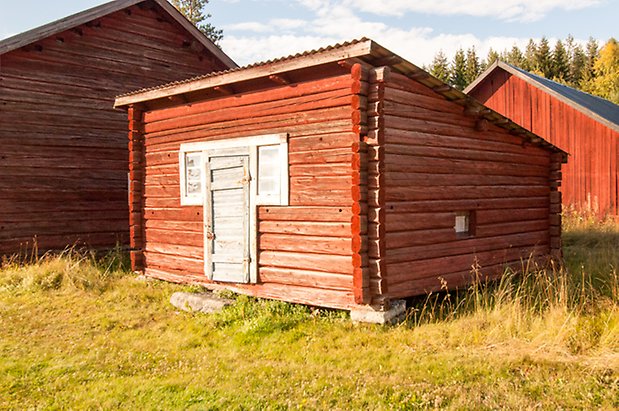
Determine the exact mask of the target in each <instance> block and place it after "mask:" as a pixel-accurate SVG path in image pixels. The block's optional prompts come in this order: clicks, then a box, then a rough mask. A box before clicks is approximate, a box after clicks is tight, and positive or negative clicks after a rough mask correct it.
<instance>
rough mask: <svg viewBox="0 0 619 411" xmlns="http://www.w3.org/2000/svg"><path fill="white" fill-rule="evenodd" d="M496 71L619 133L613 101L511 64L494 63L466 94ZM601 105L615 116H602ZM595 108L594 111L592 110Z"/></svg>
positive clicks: (618, 113) (617, 108) (617, 116)
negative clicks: (582, 101) (512, 76)
mask: <svg viewBox="0 0 619 411" xmlns="http://www.w3.org/2000/svg"><path fill="white" fill-rule="evenodd" d="M496 70H504V71H506V72H508V73H509V74H511V75H514V76H516V77H518V78H519V79H521V80H523V81H525V82H526V83H528V84H530V85H532V86H534V87H536V88H538V89H540V90H542V91H544V92H546V93H548V94H550V95H552V96H553V97H555V98H556V99H558V100H559V101H561V102H563V103H565V104H567V105H568V106H570V107H572V108H574V109H575V110H577V111H579V112H581V113H583V114H584V115H586V116H588V117H590V118H592V119H593V120H595V121H597V122H599V123H602V124H604V125H605V126H607V127H609V128H610V129H612V130H615V131H616V132H619V120H616V121H613V119H614V118H617V119H619V106H617V105H616V104H614V103H613V102H611V101H608V100H605V99H603V98H601V97H598V96H594V95H592V94H589V93H586V92H584V91H581V90H577V89H575V88H573V87H570V86H566V85H565V84H560V83H557V82H556V81H553V80H550V79H547V78H543V77H540V76H537V75H535V74H533V73H529V72H527V71H525V70H523V69H520V68H518V67H515V66H512V65H511V64H509V63H506V62H504V61H501V60H496V61H495V62H494V63H492V64H491V65H490V66H489V67H488V68H487V69H486V70H485V71H484V72H483V73H482V74H480V75H479V77H477V78H476V79H475V80H474V81H473V82H472V83H471V84H470V85H469V86H468V87H467V88H465V89H464V93H466V94H470V93H471V92H473V91H474V90H475V89H476V88H477V87H479V86H480V85H481V84H482V83H483V82H484V81H485V80H486V79H487V78H489V77H490V76H491V75H492V74H493V73H494V72H495V71H496ZM559 88H565V89H569V90H570V91H571V92H572V94H574V95H575V96H576V95H577V96H579V97H581V99H586V100H588V102H589V103H590V104H588V105H589V107H586V106H585V105H583V104H580V103H579V102H578V101H576V100H575V99H573V98H570V97H569V96H567V95H566V93H561V92H559V91H558V89H559ZM600 105H603V106H604V107H603V108H604V109H605V110H608V108H609V107H612V109H611V110H612V111H613V116H605V115H603V114H601V112H600V111H597V110H595V108H596V106H598V107H599V108H600V109H601V108H602V107H601V106H600ZM592 108H593V109H592Z"/></svg>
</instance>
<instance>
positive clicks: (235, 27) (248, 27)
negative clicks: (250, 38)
mask: <svg viewBox="0 0 619 411" xmlns="http://www.w3.org/2000/svg"><path fill="white" fill-rule="evenodd" d="M224 30H226V31H253V32H255V33H266V32H269V31H273V28H272V27H271V26H269V25H267V24H264V23H259V22H257V21H246V22H243V23H235V24H229V25H227V26H224Z"/></svg>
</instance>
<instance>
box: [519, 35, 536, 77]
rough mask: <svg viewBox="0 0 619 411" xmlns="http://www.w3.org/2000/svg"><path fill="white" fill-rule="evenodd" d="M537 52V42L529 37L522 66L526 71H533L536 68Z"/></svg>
mask: <svg viewBox="0 0 619 411" xmlns="http://www.w3.org/2000/svg"><path fill="white" fill-rule="evenodd" d="M536 54H537V44H535V41H534V40H533V39H529V42H528V43H527V48H526V49H525V51H524V62H523V65H522V68H523V69H524V70H526V71H534V70H536V69H537V67H536V62H535V56H536Z"/></svg>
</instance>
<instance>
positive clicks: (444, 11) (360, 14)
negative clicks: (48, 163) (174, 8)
mask: <svg viewBox="0 0 619 411" xmlns="http://www.w3.org/2000/svg"><path fill="white" fill-rule="evenodd" d="M105 2H106V1H105V0H55V1H43V0H21V1H19V2H16V1H14V0H0V10H1V12H0V38H5V37H8V36H10V35H13V34H16V33H19V32H22V31H24V30H28V29H30V28H33V27H37V26H39V25H41V24H45V23H47V22H50V21H53V20H56V19H59V18H62V17H64V16H67V15H69V14H72V13H75V12H78V11H81V10H84V9H86V8H89V7H92V6H96V5H98V4H102V3H105ZM208 11H209V12H210V13H211V14H212V15H213V17H212V18H211V22H212V23H213V24H215V25H216V26H218V27H220V28H223V29H224V35H225V38H224V41H223V42H222V47H223V49H224V51H226V52H227V53H228V54H229V55H230V56H231V57H232V58H233V59H234V60H235V61H237V62H238V63H239V64H241V65H243V64H248V63H252V62H255V61H260V60H265V59H269V58H274V57H279V56H283V55H287V54H293V53H296V52H300V51H303V50H307V49H311V48H316V47H321V46H325V45H328V44H332V43H335V42H339V41H344V40H350V39H352V38H358V37H362V36H367V37H371V38H372V39H374V40H376V41H378V42H379V43H381V44H382V45H383V46H385V47H387V48H389V49H391V50H393V51H394V52H396V53H398V54H400V55H402V56H403V57H405V58H407V59H409V60H411V61H412V62H414V63H416V64H419V65H422V64H427V63H429V62H430V61H431V59H432V56H433V55H434V54H435V53H436V52H437V51H438V50H441V49H442V50H443V51H445V52H446V53H447V54H448V55H452V54H453V52H454V51H455V50H456V49H457V48H458V47H463V48H468V47H471V46H475V47H476V49H477V50H478V53H479V54H480V55H482V56H485V55H486V53H487V51H488V49H489V48H490V47H493V48H495V49H499V50H500V49H503V48H508V47H511V46H512V45H513V44H518V45H520V46H524V44H525V43H526V40H527V39H528V38H530V37H533V38H540V37H542V36H546V37H548V38H550V39H551V40H554V39H556V38H565V37H566V36H567V35H568V34H570V33H571V34H572V35H573V36H574V37H575V38H576V39H577V40H581V41H583V42H584V41H586V39H587V38H588V37H589V36H593V37H594V38H596V39H598V40H599V41H600V43H604V42H605V41H606V40H607V39H608V38H610V37H619V24H618V21H619V0H467V1H459V0H414V1H413V0H383V1H380V0H260V1H259V0H211V1H210V3H209V5H208Z"/></svg>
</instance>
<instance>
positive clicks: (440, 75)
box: [428, 50, 451, 83]
mask: <svg viewBox="0 0 619 411" xmlns="http://www.w3.org/2000/svg"><path fill="white" fill-rule="evenodd" d="M428 71H429V73H430V74H432V75H433V76H434V77H436V78H437V79H439V80H442V81H444V82H445V83H448V82H449V79H450V78H451V71H450V70H449V63H448V61H447V57H446V56H445V53H443V50H439V52H438V53H436V55H435V56H434V59H433V60H432V64H430V67H429V70H428Z"/></svg>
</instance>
